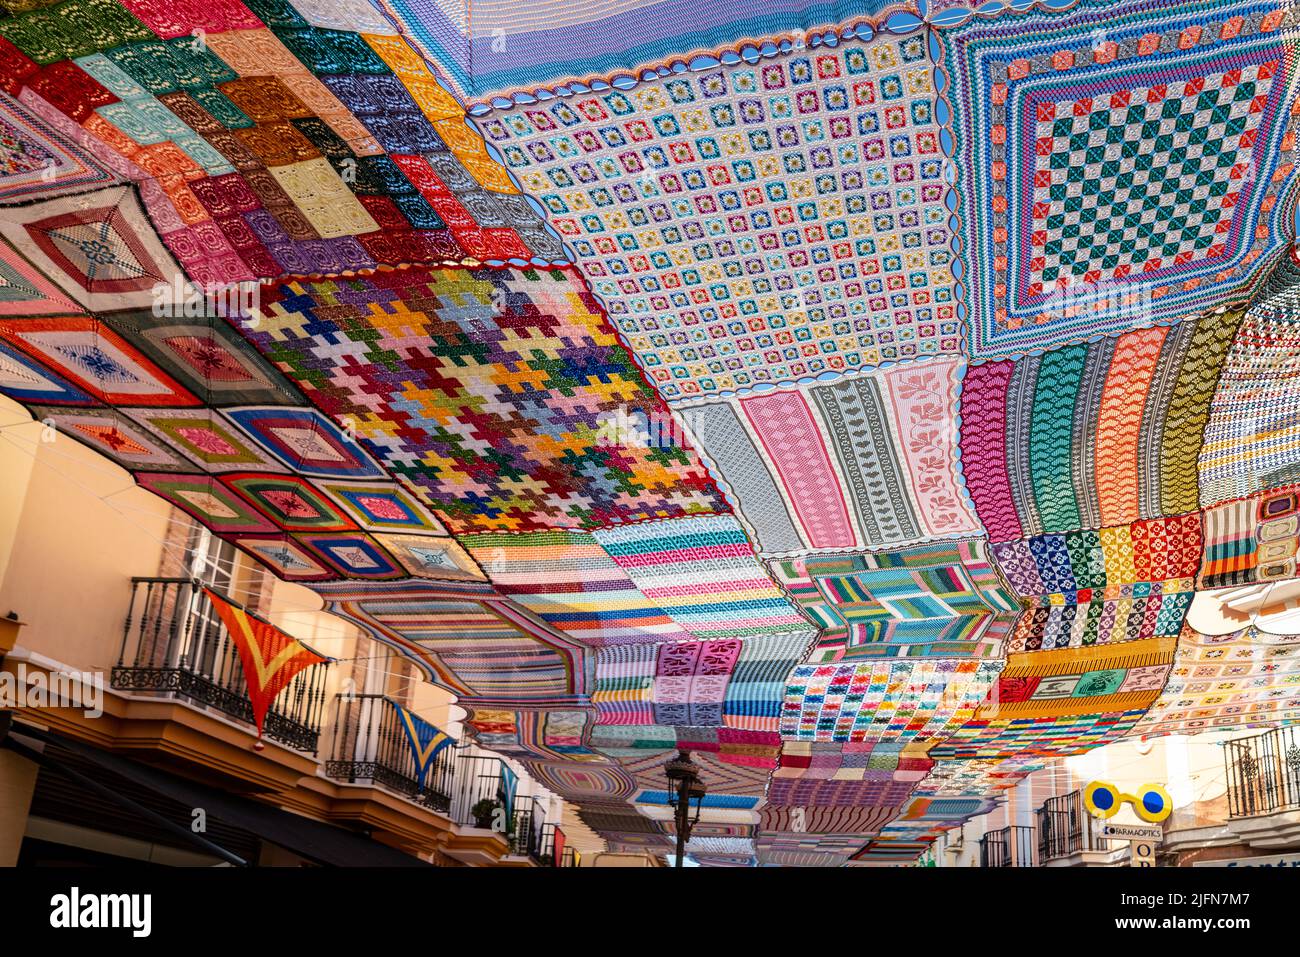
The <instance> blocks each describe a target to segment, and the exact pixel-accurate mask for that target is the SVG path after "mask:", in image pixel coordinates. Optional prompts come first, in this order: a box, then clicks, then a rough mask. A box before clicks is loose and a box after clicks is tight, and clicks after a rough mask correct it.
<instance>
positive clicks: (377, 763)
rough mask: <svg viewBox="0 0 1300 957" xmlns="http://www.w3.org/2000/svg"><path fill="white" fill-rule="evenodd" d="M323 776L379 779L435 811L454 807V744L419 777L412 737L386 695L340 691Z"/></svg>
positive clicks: (363, 780)
mask: <svg viewBox="0 0 1300 957" xmlns="http://www.w3.org/2000/svg"><path fill="white" fill-rule="evenodd" d="M334 702H335V705H334V733H333V740H332V745H331V748H330V752H329V758H328V759H327V760H326V762H325V775H326V776H327V777H331V778H334V779H335V780H338V781H347V782H348V783H349V784H375V785H379V786H380V787H382V788H384V789H385V790H388V791H392V792H394V793H395V794H399V795H401V796H402V797H405V798H409V799H410V800H412V801H414V802H416V803H417V804H422V805H424V806H425V807H427V808H430V809H431V810H434V811H437V812H439V813H441V814H446V813H448V812H449V811H450V810H451V801H452V794H453V791H454V785H455V780H456V778H455V770H456V749H455V748H454V747H447V748H443V750H441V751H439V752H438V754H437V756H436V757H435V758H434V759H433V762H432V764H430V766H429V767H428V768H427V769H425V773H424V776H423V780H421V775H420V770H419V766H418V764H417V762H416V759H415V755H414V753H413V752H412V750H411V745H410V739H409V738H408V737H407V734H406V731H405V729H404V728H403V727H402V722H401V719H400V718H399V717H398V713H397V710H396V709H395V708H394V707H393V702H392V701H390V700H389V699H388V698H387V697H385V696H384V695H377V694H363V695H338V696H337V697H336V698H335V699H334Z"/></svg>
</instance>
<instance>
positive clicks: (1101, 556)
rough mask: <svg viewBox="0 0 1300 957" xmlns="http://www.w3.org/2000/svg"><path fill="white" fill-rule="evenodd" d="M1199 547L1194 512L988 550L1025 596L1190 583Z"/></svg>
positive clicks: (1036, 538)
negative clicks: (1154, 584) (1139, 584)
mask: <svg viewBox="0 0 1300 957" xmlns="http://www.w3.org/2000/svg"><path fill="white" fill-rule="evenodd" d="M1201 543H1202V534H1201V516H1200V514H1199V513H1197V512H1193V513H1192V514H1190V515H1180V516H1177V517H1176V518H1169V519H1156V520H1153V521H1149V522H1134V523H1133V524H1132V525H1120V526H1117V527H1115V528H1103V529H1099V530H1097V531H1082V532H1070V533H1069V534H1066V535H1036V536H1034V537H1033V538H1029V539H1023V540H1020V541H1014V542H998V543H996V544H994V545H992V546H991V551H992V554H993V557H994V558H995V559H996V560H997V562H998V566H999V568H1001V569H1002V572H1003V573H1004V574H1005V575H1006V577H1007V580H1008V581H1009V582H1010V583H1011V586H1012V587H1013V588H1014V589H1016V591H1018V592H1019V593H1020V594H1021V595H1027V596H1028V595H1047V594H1071V593H1078V592H1081V591H1089V590H1093V589H1100V588H1106V587H1107V586H1117V585H1131V584H1134V583H1138V582H1159V581H1174V580H1178V579H1190V578H1194V577H1195V576H1196V573H1197V570H1198V569H1199V567H1200V553H1201V547H1202V545H1201ZM1179 587H1181V588H1182V590H1186V587H1185V586H1179ZM1174 590H1178V589H1177V588H1175V589H1174ZM1085 600H1086V599H1085Z"/></svg>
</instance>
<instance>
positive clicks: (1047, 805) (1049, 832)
mask: <svg viewBox="0 0 1300 957" xmlns="http://www.w3.org/2000/svg"><path fill="white" fill-rule="evenodd" d="M1035 815H1036V817H1037V831H1038V860H1039V863H1040V864H1042V866H1044V867H1087V866H1104V865H1108V864H1112V863H1114V859H1115V857H1116V856H1117V855H1116V853H1115V852H1114V851H1112V849H1111V842H1110V841H1109V840H1107V839H1106V838H1104V837H1102V836H1101V823H1100V822H1099V821H1098V820H1097V819H1096V818H1094V817H1093V816H1092V815H1091V814H1089V813H1088V812H1087V810H1085V808H1084V806H1083V792H1082V791H1071V792H1070V793H1069V794H1063V795H1059V796H1057V797H1053V798H1048V799H1047V801H1045V802H1044V803H1043V806H1042V807H1041V808H1039V809H1038V810H1037V811H1036V812H1035ZM1121 850H1122V848H1121Z"/></svg>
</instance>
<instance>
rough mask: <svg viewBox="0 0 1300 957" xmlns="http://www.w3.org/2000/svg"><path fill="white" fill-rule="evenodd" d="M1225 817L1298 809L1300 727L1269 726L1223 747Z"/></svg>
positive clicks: (1299, 794)
mask: <svg viewBox="0 0 1300 957" xmlns="http://www.w3.org/2000/svg"><path fill="white" fill-rule="evenodd" d="M1223 759H1224V764H1225V770H1226V771H1227V778H1228V816H1229V817H1254V816H1256V815H1259V814H1272V813H1273V812H1274V811H1289V810H1296V809H1300V729H1297V728H1272V729H1270V730H1268V731H1265V732H1264V733H1263V734H1258V735H1255V736H1254V737H1251V738H1242V739H1240V740H1237V741H1228V742H1226V743H1225V744H1224V747H1223Z"/></svg>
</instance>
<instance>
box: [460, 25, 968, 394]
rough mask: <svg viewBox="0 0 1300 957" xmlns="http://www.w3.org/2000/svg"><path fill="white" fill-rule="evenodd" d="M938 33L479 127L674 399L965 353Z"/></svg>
mask: <svg viewBox="0 0 1300 957" xmlns="http://www.w3.org/2000/svg"><path fill="white" fill-rule="evenodd" d="M933 97H934V87H933V82H932V79H931V68H930V66H929V64H928V62H927V59H926V50H925V41H924V38H923V37H922V36H921V35H919V34H915V35H912V36H909V37H906V38H902V39H898V38H895V37H889V36H881V37H878V38H876V39H874V40H871V41H870V42H868V43H863V42H862V41H859V40H845V41H843V42H841V43H839V44H838V45H837V46H836V47H834V48H830V47H818V48H814V49H811V50H808V51H806V52H802V51H799V52H792V53H789V54H780V55H777V56H774V57H771V58H765V59H760V60H758V62H756V63H748V62H738V63H734V64H729V65H725V66H719V67H718V68H716V69H711V70H705V71H701V72H696V73H683V74H681V75H676V76H671V77H666V78H662V79H660V78H653V79H652V80H651V81H648V82H643V83H641V84H639V85H636V86H634V87H631V88H629V89H626V90H609V91H604V92H599V93H596V92H592V93H586V94H582V95H577V96H572V97H566V98H557V99H554V100H549V101H546V102H544V103H531V104H526V105H517V106H513V107H511V108H509V109H508V110H505V111H503V112H502V111H494V112H491V113H488V114H486V115H485V116H483V117H482V118H479V119H478V120H477V124H478V126H479V128H480V129H481V130H482V131H483V132H484V134H485V136H486V138H487V140H488V142H490V143H492V144H493V145H495V146H496V147H497V149H499V150H500V151H501V155H502V157H503V158H504V161H505V164H506V166H507V168H508V169H510V170H511V171H512V172H513V173H514V174H515V175H516V176H517V177H518V179H519V181H520V183H521V184H522V185H523V186H524V188H525V189H526V190H528V191H529V192H530V193H531V194H533V195H534V196H536V197H538V198H539V199H540V200H541V201H542V203H543V204H544V205H545V206H546V208H547V210H548V212H549V213H550V221H551V224H552V225H553V226H554V227H555V229H556V230H557V231H558V232H559V234H560V235H561V236H562V237H563V238H564V239H565V240H566V242H567V243H568V245H569V247H570V248H571V249H572V250H573V251H574V253H575V254H576V256H577V259H578V262H579V263H580V265H581V266H582V268H583V271H584V273H585V274H586V275H588V276H590V277H591V281H592V288H593V290H594V291H595V293H596V295H597V296H598V297H600V298H601V300H602V301H603V302H604V303H605V304H606V306H607V308H608V309H609V312H610V316H611V318H612V319H613V321H614V323H615V324H616V325H617V327H618V329H619V331H620V332H622V333H623V334H624V335H625V336H626V338H627V341H628V343H629V344H630V345H631V347H632V349H633V350H634V351H635V352H636V354H637V356H638V357H639V358H640V360H641V362H642V364H643V365H644V366H645V368H646V370H647V372H648V373H649V375H650V378H651V380H652V381H653V382H654V384H655V385H656V386H657V387H658V388H659V390H660V391H661V393H662V394H663V395H664V397H665V398H667V399H668V400H669V401H674V400H677V399H683V398H690V397H692V396H707V395H713V394H718V393H727V392H735V391H738V390H741V391H743V390H747V389H751V388H753V387H755V386H762V385H767V384H771V383H776V382H791V381H800V380H809V379H811V378H813V377H817V376H821V375H823V374H826V373H831V374H834V373H843V372H848V371H852V370H855V369H862V368H866V367H870V366H874V365H879V364H882V363H888V362H893V361H896V360H899V359H907V358H914V357H920V356H930V355H938V354H943V353H955V352H957V351H958V349H959V347H960V335H959V329H958V322H957V317H956V312H955V307H954V303H953V296H952V276H951V272H950V267H949V261H950V257H951V255H952V254H951V251H950V248H949V242H950V237H949V236H948V234H947V231H946V229H945V223H946V221H947V219H948V212H947V210H946V209H945V208H944V205H943V194H944V189H945V187H944V183H943V158H942V154H941V152H940V148H939V130H938V127H937V126H936V125H935V122H934V118H933Z"/></svg>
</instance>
